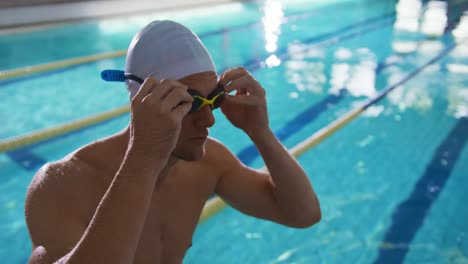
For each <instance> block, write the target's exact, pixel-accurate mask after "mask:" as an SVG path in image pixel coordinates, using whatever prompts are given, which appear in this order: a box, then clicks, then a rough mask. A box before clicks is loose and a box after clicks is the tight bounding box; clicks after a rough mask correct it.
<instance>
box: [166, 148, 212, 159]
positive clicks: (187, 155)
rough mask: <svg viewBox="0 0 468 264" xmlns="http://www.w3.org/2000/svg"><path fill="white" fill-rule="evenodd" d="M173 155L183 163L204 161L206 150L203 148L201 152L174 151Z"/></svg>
mask: <svg viewBox="0 0 468 264" xmlns="http://www.w3.org/2000/svg"><path fill="white" fill-rule="evenodd" d="M172 155H173V156H174V157H176V158H178V159H180V160H183V161H197V160H201V159H203V157H204V156H205V148H201V149H200V150H197V151H190V152H188V151H184V152H182V151H181V152H178V151H174V152H173V153H172Z"/></svg>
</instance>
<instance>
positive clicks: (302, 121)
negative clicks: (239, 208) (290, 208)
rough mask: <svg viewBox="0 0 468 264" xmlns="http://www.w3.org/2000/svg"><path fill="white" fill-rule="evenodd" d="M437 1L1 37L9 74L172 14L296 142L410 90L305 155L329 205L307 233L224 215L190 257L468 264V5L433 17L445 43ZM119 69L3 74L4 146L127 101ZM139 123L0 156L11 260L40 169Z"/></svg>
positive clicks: (247, 151)
mask: <svg viewBox="0 0 468 264" xmlns="http://www.w3.org/2000/svg"><path fill="white" fill-rule="evenodd" d="M418 3H420V4H421V9H420V11H418V8H417V7H418ZM410 4H412V5H410ZM428 6H434V5H433V4H432V3H427V2H423V3H421V2H419V1H401V0H400V1H365V0H358V1H345V0H342V1H338V0H337V1H310V2H309V1H287V2H286V1H265V2H262V3H253V2H247V3H232V4H225V5H220V6H216V7H214V9H207V8H199V9H196V10H190V11H180V12H166V13H159V14H147V15H141V16H133V17H127V18H115V19H106V20H99V21H87V22H80V23H75V24H69V25H63V26H58V27H54V28H47V29H42V30H36V31H32V32H27V33H16V34H8V35H1V36H0V47H2V50H7V51H8V53H7V54H8V55H7V56H4V57H1V58H0V70H9V69H13V68H17V67H25V66H28V65H35V64H38V63H48V62H52V61H56V60H63V59H68V58H73V57H79V56H86V55H90V54H96V53H102V52H109V51H114V50H118V49H124V48H126V47H127V46H128V43H129V41H130V39H131V36H132V35H133V34H134V33H135V32H136V31H137V30H138V29H139V28H140V27H141V26H143V25H144V24H146V23H147V22H149V21H151V20H153V19H156V18H168V17H170V18H171V19H174V20H177V21H180V22H182V23H184V24H186V25H187V26H189V27H190V28H192V29H193V30H195V31H196V32H197V33H198V34H200V35H201V38H202V40H203V42H204V43H205V44H206V45H207V47H208V49H209V51H210V52H211V54H212V56H213V59H214V61H215V63H216V66H217V67H218V69H219V71H220V72H221V71H222V70H223V69H226V68H229V67H233V66H237V65H244V66H246V67H247V68H248V69H249V70H250V71H251V72H252V74H253V75H254V76H255V77H256V78H257V79H258V80H259V81H260V82H261V83H262V84H263V86H264V87H265V89H266V90H267V100H268V106H269V113H270V123H271V127H272V128H273V130H274V131H275V132H276V134H277V136H278V137H279V138H280V139H281V140H282V142H283V143H284V144H285V146H287V147H288V148H290V147H293V146H294V145H296V144H298V143H300V142H301V141H303V140H304V139H305V138H307V137H309V136H310V135H312V134H314V133H315V132H316V131H318V130H319V129H321V128H322V127H324V126H326V125H328V124H329V123H331V122H333V121H334V120H336V119H337V118H339V117H341V116H343V115H344V114H346V113H347V112H348V111H350V110H351V109H354V108H355V107H358V106H359V105H361V104H362V103H365V102H366V101H367V100H369V99H371V98H373V97H374V96H376V95H378V93H379V92H382V91H385V90H386V89H387V88H392V87H393V86H394V85H397V84H399V85H397V86H395V89H394V90H392V91H391V92H390V93H388V95H387V96H386V97H384V98H383V99H382V100H381V101H378V102H377V103H375V104H373V105H371V106H370V107H369V108H367V109H366V110H365V111H364V112H363V113H362V114H361V115H360V116H359V117H357V118H356V119H354V120H353V121H352V122H350V123H348V124H347V125H346V126H345V127H343V128H342V129H340V130H339V131H338V132H337V133H336V134H334V135H332V136H330V137H329V138H327V139H326V140H325V141H323V142H322V143H321V144H319V145H317V146H316V147H315V148H313V149H311V150H309V151H307V152H306V153H304V154H303V155H302V156H300V157H299V158H298V159H299V161H300V163H301V164H302V166H303V167H304V168H305V170H306V171H307V172H308V174H309V175H310V178H311V180H312V183H313V184H314V187H315V190H316V192H317V194H318V196H319V198H320V201H321V205H322V211H323V219H322V221H321V222H320V223H319V224H318V225H316V226H313V227H311V228H308V229H305V230H296V229H291V228H286V227H282V226H280V225H277V224H274V223H270V222H266V221H262V220H258V219H254V218H251V217H248V216H245V215H242V214H240V213H238V212H236V211H234V210H233V209H230V208H227V209H224V210H223V211H221V212H220V213H218V214H216V215H215V216H213V217H212V218H210V219H209V220H207V221H206V222H204V223H203V224H201V225H200V226H199V227H198V229H197V230H196V233H195V235H194V239H193V246H192V248H191V249H190V250H189V251H188V253H187V255H186V258H185V262H184V263H242V262H243V263H468V237H467V236H468V224H467V222H468V221H466V219H468V210H467V209H466V206H464V205H463V202H464V201H465V200H466V199H468V194H467V192H466V189H467V187H468V178H467V176H468V147H466V144H465V142H466V140H467V137H468V88H467V85H468V77H467V74H466V73H467V72H468V65H467V63H468V46H467V43H466V42H463V41H464V39H463V32H464V31H463V28H464V26H465V27H466V24H464V23H463V22H464V21H465V22H466V20H463V18H462V16H463V11H464V10H466V9H467V8H468V1H448V5H447V11H446V12H444V14H446V19H447V25H446V26H447V27H445V24H444V23H443V21H444V20H443V17H442V19H441V17H440V16H438V17H436V18H433V19H435V20H437V19H440V20H438V21H437V22H438V23H437V25H442V26H443V28H442V30H444V28H445V33H444V34H443V35H441V36H439V37H427V36H426V34H423V33H421V31H424V30H423V29H424V26H425V25H426V24H425V23H429V22H427V21H426V22H424V21H425V20H424V17H425V16H424V15H422V14H425V13H424V10H425V8H426V7H428ZM410 11H412V12H414V13H411V12H410ZM435 13H437V12H435ZM187 14H190V16H188V15H187ZM415 15H417V16H415ZM458 21H461V23H457V22H458ZM423 22H424V23H423ZM463 25H464V26H463ZM436 27H437V26H434V25H433V26H432V27H431V28H432V30H435V29H436ZM415 29H416V30H415ZM465 32H466V31H465ZM465 35H466V33H465ZM57 43H60V44H61V45H63V46H62V48H57ZM431 60H432V61H431ZM428 62H433V63H431V64H427V63H428ZM123 65H124V58H123V57H120V58H115V59H108V60H99V61H97V62H94V63H88V64H82V65H78V66H74V67H68V68H65V69H61V70H57V71H52V72H47V73H40V74H36V75H28V76H23V77H20V78H16V79H5V80H0V98H2V99H3V100H2V103H1V104H0V119H1V120H2V127H1V129H0V140H6V139H7V138H10V137H13V136H18V135H23V134H26V133H31V132H33V131H36V130H41V129H45V128H50V127H54V126H57V125H61V124H65V123H67V122H70V121H72V120H77V119H81V118H85V117H88V116H91V115H95V114H98V113H101V112H103V111H107V110H111V109H115V108H118V107H120V106H123V105H126V104H127V102H128V97H127V93H126V91H125V89H124V87H123V86H122V85H121V84H109V83H104V82H103V81H101V80H100V78H99V72H100V70H102V69H105V68H123ZM64 91H66V92H64ZM215 116H216V120H217V123H216V125H215V126H214V127H213V128H212V129H211V135H212V136H213V137H215V138H218V139H220V140H222V141H223V142H224V143H225V144H226V145H227V146H228V147H229V148H230V149H231V150H232V151H233V152H234V153H236V154H237V155H238V156H239V157H240V158H241V159H242V160H243V161H244V162H245V163H247V164H249V165H251V166H254V167H261V166H262V165H263V164H262V162H261V160H260V159H259V157H258V154H257V153H256V152H255V151H254V149H252V146H251V143H250V142H249V140H248V138H247V137H246V136H244V135H243V134H242V133H241V132H240V131H239V130H237V129H235V128H233V127H232V126H230V125H229V124H228V122H227V121H226V120H225V119H224V118H223V117H222V115H221V113H220V112H216V114H215ZM127 122H128V115H124V116H121V117H117V118H113V119H111V120H108V121H105V122H102V123H100V124H98V125H94V126H91V127H87V128H84V129H81V130H78V131H75V132H72V133H69V134H66V135H63V136H60V137H56V138H54V139H51V140H47V141H45V142H41V143H38V144H35V145H28V146H25V147H22V148H19V149H13V150H9V151H8V152H6V153H1V154H0V179H1V183H0V210H1V214H0V260H2V263H14V264H18V263H25V262H26V260H27V258H28V256H29V253H30V250H31V245H30V242H29V237H28V233H27V229H26V226H25V223H24V215H23V209H24V207H23V203H24V195H25V192H26V188H27V186H28V184H29V181H30V179H31V177H32V176H33V174H34V172H35V170H37V168H38V166H40V165H41V164H43V163H44V162H46V161H51V160H55V159H59V158H61V157H63V156H64V155H66V154H67V153H69V152H70V151H72V150H74V149H76V148H78V147H80V146H82V145H83V144H86V143H88V142H91V141H93V140H95V139H98V138H100V137H103V136H106V135H109V134H112V133H114V132H116V131H119V130H121V129H122V128H123V127H124V126H125V125H126V124H127Z"/></svg>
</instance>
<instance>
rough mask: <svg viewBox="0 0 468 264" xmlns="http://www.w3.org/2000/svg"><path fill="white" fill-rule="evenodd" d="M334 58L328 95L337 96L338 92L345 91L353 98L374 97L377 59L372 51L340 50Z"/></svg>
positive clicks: (363, 49)
mask: <svg viewBox="0 0 468 264" xmlns="http://www.w3.org/2000/svg"><path fill="white" fill-rule="evenodd" d="M334 57H335V59H336V60H337V63H334V64H333V65H332V70H331V80H330V85H331V87H330V93H332V94H339V92H340V90H342V89H346V90H347V92H348V93H349V94H350V95H351V96H355V97H366V98H371V97H373V96H375V94H376V93H377V90H376V88H375V78H376V68H377V59H376V56H375V55H374V53H373V52H372V51H370V50H369V49H367V48H360V49H358V50H356V51H354V52H353V51H351V50H349V49H344V48H341V49H338V50H337V51H336V52H335V54H334Z"/></svg>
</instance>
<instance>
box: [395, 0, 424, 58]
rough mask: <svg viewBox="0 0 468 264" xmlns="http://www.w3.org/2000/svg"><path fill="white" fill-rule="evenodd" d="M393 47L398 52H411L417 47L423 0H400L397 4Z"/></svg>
mask: <svg viewBox="0 0 468 264" xmlns="http://www.w3.org/2000/svg"><path fill="white" fill-rule="evenodd" d="M395 9H396V19H395V23H394V25H393V42H392V48H393V50H394V51H395V52H397V53H410V52H413V51H415V50H416V49H417V45H418V43H417V40H418V37H419V34H418V31H419V17H420V14H421V10H422V3H421V0H400V1H399V2H398V3H397V5H396V8H395Z"/></svg>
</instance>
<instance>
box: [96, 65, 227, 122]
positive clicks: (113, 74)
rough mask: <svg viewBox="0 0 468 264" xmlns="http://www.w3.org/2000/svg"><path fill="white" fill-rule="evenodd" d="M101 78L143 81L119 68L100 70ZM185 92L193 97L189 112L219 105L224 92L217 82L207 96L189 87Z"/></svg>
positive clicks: (111, 80) (116, 80)
mask: <svg viewBox="0 0 468 264" xmlns="http://www.w3.org/2000/svg"><path fill="white" fill-rule="evenodd" d="M101 78H102V79H103V80H104V81H108V82H125V80H132V81H135V82H137V83H139V84H143V82H144V80H143V79H142V78H140V77H138V76H136V75H134V74H131V73H128V72H124V71H120V70H104V71H102V72H101ZM187 92H188V93H189V94H190V95H191V96H192V97H193V102H192V108H191V109H190V112H189V113H193V112H197V111H199V110H200V109H202V107H204V106H205V105H208V106H209V107H210V109H211V110H214V109H216V108H218V107H220V106H221V104H222V102H223V100H224V95H225V94H226V92H225V91H224V86H223V85H221V84H218V86H217V87H216V89H214V91H212V92H211V93H210V94H209V95H208V97H207V98H205V97H203V96H202V95H201V93H200V92H199V91H197V90H193V89H190V88H189V89H188V90H187Z"/></svg>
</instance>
